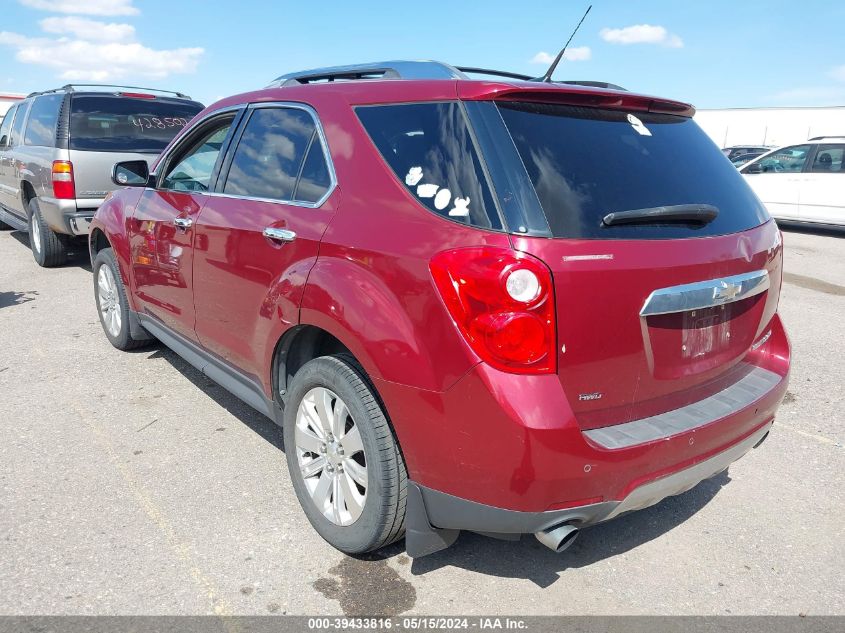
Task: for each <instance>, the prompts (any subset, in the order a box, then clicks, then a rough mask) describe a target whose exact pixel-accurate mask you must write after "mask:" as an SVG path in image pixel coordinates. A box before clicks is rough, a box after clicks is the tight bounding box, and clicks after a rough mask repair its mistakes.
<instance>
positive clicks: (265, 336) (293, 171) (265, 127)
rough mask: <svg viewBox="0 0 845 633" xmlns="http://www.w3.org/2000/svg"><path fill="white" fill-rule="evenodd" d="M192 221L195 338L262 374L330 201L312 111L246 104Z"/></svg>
mask: <svg viewBox="0 0 845 633" xmlns="http://www.w3.org/2000/svg"><path fill="white" fill-rule="evenodd" d="M241 127H242V133H241V134H240V137H239V138H238V139H237V140H236V141H235V142H234V143H233V145H232V150H231V151H230V156H229V157H228V158H227V161H226V165H225V167H224V174H223V175H221V178H220V179H219V182H218V186H217V191H216V192H215V193H214V194H212V195H210V196H208V199H207V201H206V203H205V207H204V209H203V211H202V213H201V214H200V217H199V221H198V223H197V225H196V241H195V249H194V253H195V255H194V304H195V306H196V314H197V320H196V332H197V336H198V337H199V340H200V342H201V343H202V344H203V345H204V346H205V347H206V348H208V349H209V350H211V351H212V352H214V353H215V354H217V355H218V356H221V357H222V358H224V359H226V360H227V361H228V362H230V363H231V364H233V365H235V366H236V367H238V368H240V369H241V370H243V371H244V372H246V373H248V374H251V375H254V376H263V375H264V374H265V373H266V369H267V366H268V364H267V363H268V359H267V358H266V354H267V351H268V350H272V349H273V348H274V346H275V342H276V340H278V337H279V336H280V334H281V333H282V332H283V331H284V330H286V329H287V328H289V327H291V326H292V325H295V324H296V323H297V322H298V320H299V303H300V299H301V296H302V290H303V288H304V285H305V280H306V278H307V276H308V272H309V270H310V269H311V267H312V266H313V265H314V262H315V261H316V258H317V252H318V249H319V244H320V239H321V238H322V235H323V233H324V232H325V229H326V226H327V225H328V222H329V220H330V219H331V217H332V214H333V213H334V210H335V209H336V207H337V203H338V196H339V192H338V191H337V190H335V188H334V185H335V178H334V172H333V170H332V167H331V161H330V159H329V153H328V148H327V146H326V144H325V140H324V137H323V134H322V131H321V129H320V127H319V122H318V120H317V116H316V113H315V112H314V111H313V110H311V109H310V108H308V107H306V106H302V105H293V104H259V105H255V106H252V107H251V108H250V109H249V111H248V113H247V115H246V121H245V123H244V125H242V126H241Z"/></svg>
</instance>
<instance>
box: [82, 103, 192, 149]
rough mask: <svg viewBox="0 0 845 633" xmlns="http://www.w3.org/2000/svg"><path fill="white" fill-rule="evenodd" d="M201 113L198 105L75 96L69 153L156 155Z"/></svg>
mask: <svg viewBox="0 0 845 633" xmlns="http://www.w3.org/2000/svg"><path fill="white" fill-rule="evenodd" d="M200 110H202V106H201V105H200V104H199V103H195V102H190V101H174V100H171V99H136V98H130V97H119V96H116V95H91V96H88V95H75V96H74V97H73V99H72V100H71V109H70V141H69V147H70V149H76V150H88V151H99V152H146V153H156V154H157V153H159V152H161V150H163V149H164V148H165V147H166V146H167V144H168V143H169V142H170V140H171V139H172V138H173V137H174V136H175V135H176V134H177V133H178V132H180V131H181V130H182V128H184V127H185V126H186V125H187V124H188V122H189V121H190V120H191V119H192V118H194V116H195V115H196V114H197V113H198V112H199V111H200Z"/></svg>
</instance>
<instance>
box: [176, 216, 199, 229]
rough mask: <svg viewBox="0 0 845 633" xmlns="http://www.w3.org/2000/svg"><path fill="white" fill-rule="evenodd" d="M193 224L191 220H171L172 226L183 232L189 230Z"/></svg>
mask: <svg viewBox="0 0 845 633" xmlns="http://www.w3.org/2000/svg"><path fill="white" fill-rule="evenodd" d="M193 223H194V221H193V220H192V219H191V218H174V219H173V224H175V225H176V226H178V227H179V228H180V229H182V230H183V231H187V230H188V229H189V228H191V225H192V224H193Z"/></svg>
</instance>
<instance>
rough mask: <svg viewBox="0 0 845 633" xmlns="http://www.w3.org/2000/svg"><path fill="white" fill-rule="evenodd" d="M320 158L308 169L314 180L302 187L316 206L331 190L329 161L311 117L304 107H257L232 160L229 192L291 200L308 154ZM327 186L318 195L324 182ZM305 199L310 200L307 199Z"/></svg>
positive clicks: (231, 193)
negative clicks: (329, 185) (326, 164)
mask: <svg viewBox="0 0 845 633" xmlns="http://www.w3.org/2000/svg"><path fill="white" fill-rule="evenodd" d="M309 148H313V150H314V151H313V156H314V159H313V160H312V161H311V164H310V165H305V167H306V168H307V170H308V174H307V176H306V177H307V178H308V182H307V183H306V184H304V185H301V186H300V188H299V189H300V192H299V196H297V197H301V199H302V200H303V201H306V202H316V201H317V200H319V198H320V197H322V194H323V193H325V190H326V189H328V184H326V182H327V178H326V177H325V176H323V175H321V173H320V170H321V167H320V162H322V163H323V166H322V169H323V170H324V171H325V174H326V175H327V174H328V170H327V169H326V167H325V158H324V157H323V154H322V146H321V145H320V139H319V137H318V135H317V128H316V126H315V124H314V120H313V119H312V118H311V115H310V114H309V113H308V112H306V111H305V110H300V109H298V108H283V107H278V108H257V109H256V110H254V111H253V113H252V115H251V116H250V117H249V121H247V124H246V127H245V128H244V133H243V135H242V136H241V139H240V141H239V142H238V147H237V149H236V150H235V153H234V155H233V157H232V166H231V168H230V169H229V175H228V176H227V178H226V185H225V187H224V188H223V193H226V194H230V195H235V196H249V197H252V198H268V199H270V200H280V201H290V200H293V199H294V195H295V193H296V191H297V179H298V178H299V174H300V172H301V171H302V172H304V171H305V169H303V162H307V161H305V154H306V152H308V153H309V157H310V156H311V152H309ZM321 183H322V185H324V186H325V188H324V189H323V190H322V192H321V193H320V194H319V195H317V196H316V197H315V194H316V193H317V188H318V187H319V186H320V184H321ZM303 196H304V197H303Z"/></svg>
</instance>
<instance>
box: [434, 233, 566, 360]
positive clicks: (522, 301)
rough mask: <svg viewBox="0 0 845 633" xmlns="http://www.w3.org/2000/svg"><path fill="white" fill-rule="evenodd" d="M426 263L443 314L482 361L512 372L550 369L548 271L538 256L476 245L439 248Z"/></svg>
mask: <svg viewBox="0 0 845 633" xmlns="http://www.w3.org/2000/svg"><path fill="white" fill-rule="evenodd" d="M430 268H431V275H432V277H433V278H434V283H435V285H436V286H437V289H438V290H439V291H440V295H441V296H442V297H443V301H444V303H445V304H446V308H447V309H448V310H449V314H450V315H451V316H452V318H453V319H454V320H455V323H456V324H457V325H458V328H459V329H460V331H461V334H463V336H464V338H465V339H466V340H467V342H468V343H469V344H470V346H471V347H472V349H473V351H475V353H476V354H478V356H479V357H480V358H481V359H482V360H483V361H485V362H487V363H489V364H490V365H492V366H494V367H496V368H497V369H501V370H503V371H508V372H515V373H525V374H544V373H554V372H555V371H556V369H557V356H556V354H555V347H556V343H555V306H554V291H553V288H552V275H551V272H550V271H549V269H548V268H546V266H545V264H543V263H542V262H541V261H540V260H539V259H536V258H534V257H532V256H530V255H527V254H525V253H520V252H518V251H512V250H510V249H506V248H496V247H489V246H482V247H476V248H461V249H456V250H451V251H444V252H442V253H439V254H437V255H435V256H434V258H433V259H432V260H431V264H430Z"/></svg>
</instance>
